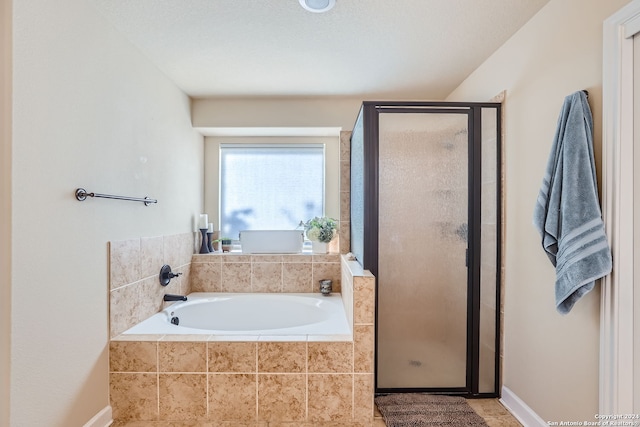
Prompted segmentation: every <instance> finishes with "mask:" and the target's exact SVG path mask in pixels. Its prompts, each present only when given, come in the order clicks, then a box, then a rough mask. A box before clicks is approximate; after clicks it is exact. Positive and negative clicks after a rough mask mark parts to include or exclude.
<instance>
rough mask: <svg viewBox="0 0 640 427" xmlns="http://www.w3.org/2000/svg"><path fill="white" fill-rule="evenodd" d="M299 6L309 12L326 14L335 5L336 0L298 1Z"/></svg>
mask: <svg viewBox="0 0 640 427" xmlns="http://www.w3.org/2000/svg"><path fill="white" fill-rule="evenodd" d="M298 1H299V2H300V6H302V7H304V8H305V9H306V10H308V11H309V12H314V13H322V12H327V11H329V10H331V8H333V6H335V5H336V0H298Z"/></svg>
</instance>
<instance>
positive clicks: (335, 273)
mask: <svg viewBox="0 0 640 427" xmlns="http://www.w3.org/2000/svg"><path fill="white" fill-rule="evenodd" d="M314 258H315V255H314ZM340 276H341V274H340V264H339V263H337V262H336V263H333V262H331V263H329V262H318V263H316V262H314V263H313V283H314V286H319V285H318V282H319V281H320V280H324V279H330V280H333V292H340V280H341V277H340Z"/></svg>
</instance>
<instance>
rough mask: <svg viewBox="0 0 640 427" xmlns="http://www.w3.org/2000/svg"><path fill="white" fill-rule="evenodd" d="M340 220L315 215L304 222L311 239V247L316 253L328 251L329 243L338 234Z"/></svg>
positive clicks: (308, 237) (308, 236) (306, 232)
mask: <svg viewBox="0 0 640 427" xmlns="http://www.w3.org/2000/svg"><path fill="white" fill-rule="evenodd" d="M337 230H338V222H337V221H336V220H335V219H333V218H329V217H317V216H316V217H314V218H312V219H310V220H308V221H307V222H305V223H304V231H305V234H306V235H307V239H309V240H311V248H312V250H313V252H314V253H322V254H326V253H327V243H329V242H330V241H331V240H332V239H333V238H334V237H335V235H336V231H337Z"/></svg>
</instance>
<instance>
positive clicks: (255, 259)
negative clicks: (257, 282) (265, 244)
mask: <svg viewBox="0 0 640 427" xmlns="http://www.w3.org/2000/svg"><path fill="white" fill-rule="evenodd" d="M282 257H283V256H282V255H279V254H274V255H270V254H255V255H251V262H252V263H259V262H280V263H281V262H282Z"/></svg>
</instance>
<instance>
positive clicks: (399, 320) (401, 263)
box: [377, 113, 468, 388]
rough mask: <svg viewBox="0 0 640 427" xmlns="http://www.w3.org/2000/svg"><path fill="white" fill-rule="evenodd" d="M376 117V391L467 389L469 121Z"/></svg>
mask: <svg viewBox="0 0 640 427" xmlns="http://www.w3.org/2000/svg"><path fill="white" fill-rule="evenodd" d="M379 118H380V125H379V133H380V136H379V150H380V151H379V216H378V220H379V228H378V230H379V239H378V241H379V253H378V325H379V326H378V342H377V350H378V353H377V355H378V371H377V374H378V377H377V381H378V383H377V387H378V388H445V387H447V388H449V387H465V385H466V353H467V348H466V345H467V268H466V264H465V260H466V249H467V229H468V225H467V221H468V147H467V145H468V132H467V121H468V117H467V115H466V114H454V113H446V114H445V113H442V114H441V113H438V114H436V113H384V114H380V115H379Z"/></svg>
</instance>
